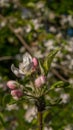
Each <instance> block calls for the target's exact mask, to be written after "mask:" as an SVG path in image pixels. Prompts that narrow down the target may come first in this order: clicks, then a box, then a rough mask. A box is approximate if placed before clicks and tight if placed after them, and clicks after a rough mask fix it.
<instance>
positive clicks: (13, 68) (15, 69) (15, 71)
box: [11, 64, 23, 77]
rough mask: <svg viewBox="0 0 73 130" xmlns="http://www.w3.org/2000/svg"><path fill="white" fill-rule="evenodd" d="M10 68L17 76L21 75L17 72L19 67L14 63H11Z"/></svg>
mask: <svg viewBox="0 0 73 130" xmlns="http://www.w3.org/2000/svg"><path fill="white" fill-rule="evenodd" d="M11 70H12V72H13V73H14V74H15V75H16V76H17V77H22V76H23V74H21V73H20V72H19V69H18V68H16V67H15V66H14V64H12V65H11Z"/></svg>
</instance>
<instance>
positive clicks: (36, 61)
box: [32, 57, 38, 67]
mask: <svg viewBox="0 0 73 130" xmlns="http://www.w3.org/2000/svg"><path fill="white" fill-rule="evenodd" d="M32 62H33V65H34V67H37V66H38V60H37V58H35V57H34V58H33V59H32Z"/></svg>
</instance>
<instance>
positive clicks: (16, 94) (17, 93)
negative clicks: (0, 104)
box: [11, 89, 23, 99]
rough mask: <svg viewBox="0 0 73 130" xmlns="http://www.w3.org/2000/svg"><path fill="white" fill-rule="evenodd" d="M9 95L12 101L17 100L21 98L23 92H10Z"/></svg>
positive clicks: (18, 90) (16, 90) (17, 90)
mask: <svg viewBox="0 0 73 130" xmlns="http://www.w3.org/2000/svg"><path fill="white" fill-rule="evenodd" d="M11 95H12V97H13V98H14V99H19V98H21V97H22V96H23V92H22V91H21V90H20V89H15V90H11Z"/></svg>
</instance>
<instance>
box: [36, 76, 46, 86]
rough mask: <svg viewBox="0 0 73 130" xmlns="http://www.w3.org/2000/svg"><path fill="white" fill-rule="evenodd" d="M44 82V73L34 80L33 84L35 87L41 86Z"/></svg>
mask: <svg viewBox="0 0 73 130" xmlns="http://www.w3.org/2000/svg"><path fill="white" fill-rule="evenodd" d="M45 82H46V78H45V76H44V75H42V76H40V77H38V78H37V79H36V80H35V86H36V87H37V88H39V87H41V86H42V85H43V84H45Z"/></svg>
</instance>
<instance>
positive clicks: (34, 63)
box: [7, 53, 46, 100]
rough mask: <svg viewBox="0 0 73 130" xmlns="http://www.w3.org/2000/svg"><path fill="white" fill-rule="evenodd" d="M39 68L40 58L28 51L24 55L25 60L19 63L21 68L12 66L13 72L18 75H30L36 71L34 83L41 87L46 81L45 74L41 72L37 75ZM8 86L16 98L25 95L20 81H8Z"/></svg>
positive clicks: (37, 87) (36, 86)
mask: <svg viewBox="0 0 73 130" xmlns="http://www.w3.org/2000/svg"><path fill="white" fill-rule="evenodd" d="M38 68H39V61H38V59H37V58H36V57H33V58H32V57H31V56H30V55H29V54H28V53H25V55H24V56H23V62H22V63H20V64H19V68H16V67H15V66H14V65H12V66H11V70H12V72H13V73H14V74H15V75H16V76H17V77H24V78H25V76H29V75H32V74H33V73H35V77H34V81H33V84H34V87H35V88H36V89H39V88H41V87H42V86H43V85H44V84H45V82H46V77H45V75H42V74H40V75H37V76H36V73H37V71H38ZM7 86H8V87H9V89H10V91H11V95H12V97H13V98H14V99H16V100H18V99H19V98H21V97H22V96H23V95H24V93H23V90H22V89H21V88H20V85H19V83H18V82H16V81H14V80H10V81H8V82H7ZM24 87H25V86H24Z"/></svg>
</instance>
